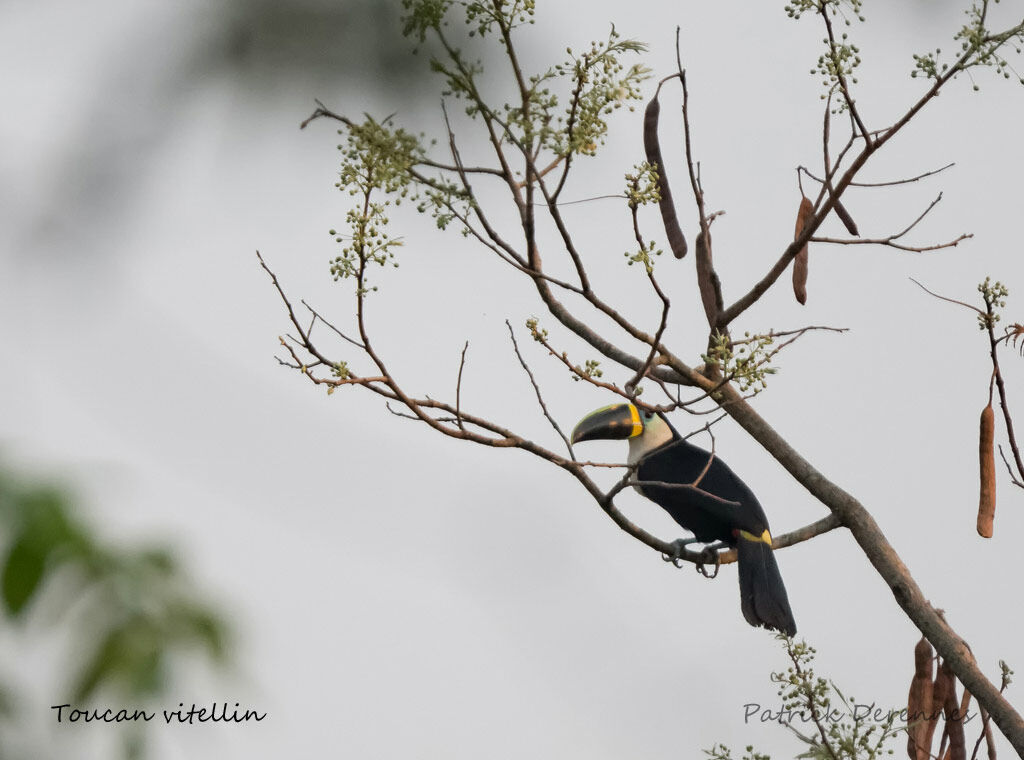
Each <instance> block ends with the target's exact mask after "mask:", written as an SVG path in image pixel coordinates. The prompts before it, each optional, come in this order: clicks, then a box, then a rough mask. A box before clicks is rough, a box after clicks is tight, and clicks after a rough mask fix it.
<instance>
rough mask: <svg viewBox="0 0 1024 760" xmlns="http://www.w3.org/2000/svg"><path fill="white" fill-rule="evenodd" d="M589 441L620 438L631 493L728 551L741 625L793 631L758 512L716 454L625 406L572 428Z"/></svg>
mask: <svg viewBox="0 0 1024 760" xmlns="http://www.w3.org/2000/svg"><path fill="white" fill-rule="evenodd" d="M596 439H626V440H628V441H629V457H628V459H627V462H628V463H629V464H630V465H635V466H636V476H635V477H636V485H635V488H636V490H637V491H639V492H640V494H641V495H642V496H644V497H646V498H648V499H650V500H651V501H653V502H654V503H656V504H657V505H658V506H660V507H661V508H662V509H664V510H665V511H666V512H668V513H669V515H671V516H672V519H673V520H675V521H676V522H677V523H679V525H681V526H682V527H683V528H685V529H686V530H688V531H690V532H691V533H693V535H694V536H695V537H696V540H697V541H700V542H701V543H704V544H710V543H713V542H717V541H721V542H724V543H725V544H727V545H728V546H730V547H734V548H735V549H736V559H737V563H738V565H739V579H740V607H741V609H742V610H743V617H744V618H746V620H747V622H748V623H750V624H751V625H753V626H764V627H765V628H769V629H774V630H777V631H781V632H782V633H785V634H787V635H789V636H793V635H795V634H796V621H794V620H793V612H792V610H791V609H790V607H789V597H788V595H787V594H786V587H785V586H784V585H783V583H782V576H781V575H780V574H779V566H778V564H777V563H776V562H775V554H774V552H773V551H772V536H771V533H770V532H769V529H768V520H767V518H766V517H765V515H764V510H763V509H762V508H761V504H760V503H759V502H758V501H757V497H755V496H754V494H753V492H752V491H751V490H750V489H749V488H748V487H747V485H746V483H744V482H743V481H742V480H740V479H739V477H737V476H736V474H735V473H734V472H733V471H732V470H731V469H729V466H728V465H727V464H726V463H725V462H724V461H722V460H721V459H720V458H719V457H718V455H717V454H713V453H712V452H709V451H705V450H704V449H702V448H700V447H699V446H694V445H693V444H692V443H690V442H689V441H687V440H684V439H683V437H682V436H680V435H679V433H678V432H676V429H675V428H674V427H672V425H671V423H670V422H669V421H668V419H667V418H666V417H665V416H664V415H663V414H661V413H660V412H652V411H648V410H646V409H638V408H637V407H636V406H635V405H633V404H612V405H611V406H606V407H602V408H601V409H598V410H596V411H594V412H591V413H590V414H588V415H587V416H586V417H584V418H583V419H582V420H581V421H580V423H579V424H578V425H577V426H576V428H575V429H574V430H573V431H572V442H573V443H574V444H575V443H579V442H580V441H590V440H596ZM683 543H685V541H684V542H683Z"/></svg>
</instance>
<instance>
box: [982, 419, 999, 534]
mask: <svg viewBox="0 0 1024 760" xmlns="http://www.w3.org/2000/svg"><path fill="white" fill-rule="evenodd" d="M995 435H996V415H995V412H993V411H992V404H991V403H989V405H988V406H986V407H985V408H984V409H982V411H981V437H980V440H979V442H978V457H979V459H980V464H981V498H980V499H979V500H978V535H979V536H982V537H984V538H992V519H993V518H994V517H995V514H996V452H995Z"/></svg>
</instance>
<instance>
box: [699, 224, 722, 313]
mask: <svg viewBox="0 0 1024 760" xmlns="http://www.w3.org/2000/svg"><path fill="white" fill-rule="evenodd" d="M696 249H697V250H696V254H695V255H696V257H697V260H696V262H695V263H696V265H697V287H699V288H700V300H701V303H702V304H704V313H705V314H707V317H708V324H709V325H711V327H714V326H715V325H716V324H717V323H718V315H719V314H720V313H721V312H722V308H723V306H724V305H723V304H722V300H721V297H720V294H721V292H722V285H721V283H720V282H719V281H718V275H717V274H716V273H715V270H714V267H713V266H712V263H711V232H710V231H708V236H707V238H706V239H705V237H704V233H703V232H698V233H697V242H696Z"/></svg>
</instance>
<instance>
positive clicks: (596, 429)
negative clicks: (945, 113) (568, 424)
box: [572, 404, 644, 443]
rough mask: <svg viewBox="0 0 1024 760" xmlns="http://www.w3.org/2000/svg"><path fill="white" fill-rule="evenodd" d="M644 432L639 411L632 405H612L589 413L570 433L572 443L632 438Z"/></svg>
mask: <svg viewBox="0 0 1024 760" xmlns="http://www.w3.org/2000/svg"><path fill="white" fill-rule="evenodd" d="M642 432H644V423H643V420H642V419H641V417H640V411H639V410H638V409H637V408H636V407H635V406H633V405H632V404H612V405H611V406H605V407H601V408H600V409H598V410H596V411H593V412H591V413H590V414H588V415H587V416H586V417H584V418H583V419H582V420H580V421H579V424H578V425H576V427H575V428H574V429H573V431H572V442H573V443H579V442H580V441H594V440H605V439H623V438H633V437H635V436H638V435H640V434H641V433H642Z"/></svg>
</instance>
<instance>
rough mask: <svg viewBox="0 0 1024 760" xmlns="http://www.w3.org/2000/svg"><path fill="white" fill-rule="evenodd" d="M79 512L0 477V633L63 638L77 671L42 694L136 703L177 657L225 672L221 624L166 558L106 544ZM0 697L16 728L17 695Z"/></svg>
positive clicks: (153, 550) (131, 747)
mask: <svg viewBox="0 0 1024 760" xmlns="http://www.w3.org/2000/svg"><path fill="white" fill-rule="evenodd" d="M76 511H77V510H76V509H75V507H74V502H73V500H72V499H71V497H69V496H68V495H67V494H66V493H64V492H62V491H61V490H59V489H57V488H55V487H53V486H50V485H42V484H36V483H26V482H22V481H20V480H19V479H17V478H15V477H14V476H13V475H12V474H11V473H10V472H7V471H5V470H3V469H0V536H2V537H3V540H2V544H0V546H2V555H0V556H2V557H3V559H2V564H0V597H2V598H0V602H2V620H0V625H3V626H8V627H12V628H15V629H20V630H21V631H22V632H25V633H26V634H29V635H31V633H32V632H33V631H36V632H37V631H38V626H40V625H41V626H43V627H45V628H46V629H48V630H52V629H61V630H62V631H63V632H64V633H65V634H66V637H65V638H66V640H67V641H69V642H70V646H69V648H70V649H72V650H73V651H70V652H68V653H67V656H66V660H67V661H68V662H69V663H71V662H74V665H73V666H69V667H70V670H69V674H68V676H69V677H68V680H67V682H66V683H58V684H53V685H52V686H50V685H48V688H49V689H50V693H52V694H55V695H62V694H66V695H67V696H66V697H64V699H67V700H69V701H70V702H72V703H73V704H74V705H75V706H76V707H83V708H84V707H87V706H88V705H89V701H90V700H91V699H93V698H95V697H97V696H98V695H100V694H103V695H104V696H105V697H107V698H111V699H122V700H125V704H135V703H138V702H139V701H143V700H150V699H153V698H155V697H158V696H160V695H161V694H162V693H163V692H164V690H165V688H166V687H167V684H168V675H169V671H170V669H171V667H172V662H173V659H174V657H175V656H176V655H178V654H181V653H185V652H193V653H196V652H197V653H200V654H202V655H205V656H206V657H207V658H208V659H209V660H210V661H211V662H213V663H216V664H224V663H225V661H226V656H227V650H228V646H227V643H228V632H227V626H226V624H225V621H224V618H223V616H222V615H221V614H220V613H218V612H217V611H216V610H215V609H214V608H213V607H211V606H210V605H209V604H207V603H206V602H204V601H202V600H201V598H200V596H199V594H198V593H197V591H196V589H195V587H194V586H193V584H192V583H191V582H190V581H189V579H188V578H187V577H186V575H185V573H184V572H183V570H182V568H181V567H180V566H179V564H178V562H177V561H176V560H175V558H174V557H173V556H172V554H171V552H170V551H169V550H168V549H167V548H164V547H160V546H146V547H138V548H137V547H131V548H123V547H119V546H114V545H112V544H110V543H107V542H104V541H103V540H102V538H101V537H100V536H99V535H98V534H97V533H96V532H95V531H94V530H93V529H92V528H91V527H90V526H88V525H87V524H86V523H85V522H84V521H83V520H82V519H81V518H79V517H78V516H77V514H76ZM0 695H2V696H3V699H2V700H0V702H2V703H3V704H0V708H6V709H4V710H3V713H4V715H3V717H0V720H3V721H4V722H8V721H12V722H13V721H14V719H16V718H17V703H18V699H17V693H16V689H15V688H13V687H12V686H10V685H8V684H0ZM5 728H6V729H8V730H9V729H10V726H6V727H5ZM127 728H128V729H129V730H130V731H135V732H137V730H138V727H137V726H134V725H129V726H128V727H127ZM125 750H126V754H127V755H128V756H132V757H139V756H141V754H142V753H143V750H144V744H143V743H142V742H141V739H140V737H139V735H138V734H137V733H132V734H129V735H126V742H125Z"/></svg>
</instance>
